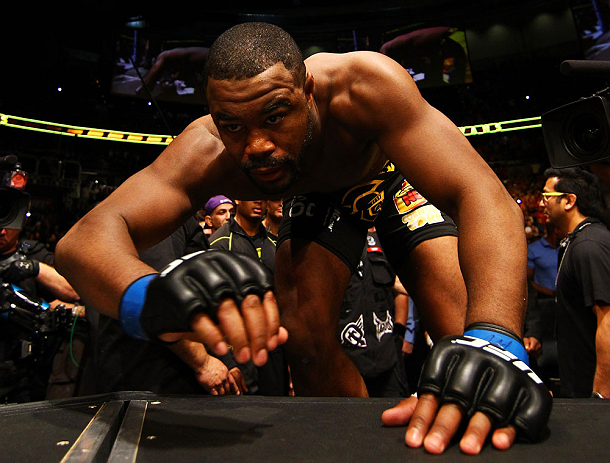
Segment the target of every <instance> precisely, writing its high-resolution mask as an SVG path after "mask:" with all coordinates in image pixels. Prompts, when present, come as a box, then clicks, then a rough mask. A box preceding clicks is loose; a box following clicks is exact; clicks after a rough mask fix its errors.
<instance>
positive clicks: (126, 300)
mask: <svg viewBox="0 0 610 463" xmlns="http://www.w3.org/2000/svg"><path fill="white" fill-rule="evenodd" d="M156 276H157V274H156V273H153V274H151V275H145V276H143V277H141V278H138V279H137V280H135V281H134V282H133V283H131V284H130V285H129V287H128V288H127V289H126V290H125V293H124V294H123V297H122V298H121V306H120V309H119V317H120V320H121V326H122V327H123V331H125V333H127V334H128V335H129V336H131V337H133V338H136V339H143V340H146V341H150V337H149V336H148V335H147V334H146V333H145V332H144V328H142V324H141V323H140V314H141V313H142V307H143V306H144V301H145V299H146V290H147V289H148V285H149V284H150V282H151V280H152V279H153V278H155V277H156Z"/></svg>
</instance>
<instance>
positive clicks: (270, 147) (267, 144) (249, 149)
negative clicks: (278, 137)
mask: <svg viewBox="0 0 610 463" xmlns="http://www.w3.org/2000/svg"><path fill="white" fill-rule="evenodd" d="M273 151H275V144H274V143H273V142H272V141H271V140H270V139H269V137H268V136H267V135H266V134H265V132H264V131H261V130H257V131H252V132H251V133H250V135H249V136H248V146H246V150H245V154H246V155H247V156H248V157H260V156H266V155H269V154H271V153H273Z"/></svg>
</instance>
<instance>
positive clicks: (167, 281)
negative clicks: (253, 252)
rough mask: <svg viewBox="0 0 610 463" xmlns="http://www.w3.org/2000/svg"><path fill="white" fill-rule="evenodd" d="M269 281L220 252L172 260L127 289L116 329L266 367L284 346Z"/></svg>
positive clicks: (252, 264) (250, 264) (242, 258)
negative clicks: (204, 347)
mask: <svg viewBox="0 0 610 463" xmlns="http://www.w3.org/2000/svg"><path fill="white" fill-rule="evenodd" d="M272 289H273V280H272V277H271V274H270V273H269V272H268V271H267V269H266V268H265V267H264V266H263V265H262V264H261V263H260V262H259V261H258V260H256V259H254V258H251V257H249V256H247V255H244V254H239V253H236V252H230V251H225V250H210V251H201V252H198V253H194V254H190V255H188V256H184V257H183V258H180V259H177V260H175V261H174V262H172V263H170V264H169V265H168V266H167V267H165V268H164V269H163V270H162V271H161V272H160V273H159V274H153V275H147V276H145V277H142V278H140V279H138V280H136V281H135V282H133V283H132V284H131V286H130V287H129V288H128V289H127V291H126V292H125V294H124V295H123V298H122V302H121V314H120V315H121V323H122V325H123V329H124V330H125V331H126V332H127V333H128V334H130V335H131V336H134V337H137V338H141V339H155V338H156V337H159V338H160V339H161V340H163V341H166V342H171V341H176V340H178V339H181V338H187V339H190V340H192V341H198V342H202V343H204V344H206V345H207V346H208V347H211V348H212V350H214V352H216V353H217V354H219V355H224V354H226V353H227V351H228V345H227V342H228V343H229V344H231V345H232V347H233V351H234V355H235V360H236V361H237V362H239V363H243V362H246V361H248V360H249V359H252V361H253V362H254V364H255V365H262V364H264V363H265V362H266V361H267V352H268V350H272V349H275V348H276V347H277V346H278V345H279V344H282V343H283V342H285V341H286V339H287V337H288V333H287V332H286V330H285V329H284V328H282V327H280V323H279V311H278V308H277V304H276V302H275V297H274V295H273V292H272Z"/></svg>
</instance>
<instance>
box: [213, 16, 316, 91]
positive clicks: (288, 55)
mask: <svg viewBox="0 0 610 463" xmlns="http://www.w3.org/2000/svg"><path fill="white" fill-rule="evenodd" d="M279 62H282V63H284V66H285V67H286V69H288V71H290V73H291V74H292V76H293V78H294V81H295V84H296V85H297V86H301V85H304V83H305V63H304V62H303V55H302V54H301V50H300V48H299V47H298V45H297V44H296V42H295V41H294V39H293V38H292V37H291V36H290V34H288V33H287V32H286V31H285V30H283V29H282V28H280V27H278V26H275V25H273V24H268V23H260V22H249V23H243V24H238V25H236V26H233V27H232V28H230V29H228V30H227V31H225V32H223V33H222V34H221V35H220V36H219V37H218V38H217V39H216V40H215V41H214V43H213V44H212V46H211V48H210V53H209V55H208V57H207V60H206V63H205V68H204V82H203V84H204V86H205V89H207V83H208V79H209V78H212V79H217V80H229V79H237V80H241V79H248V78H251V77H254V76H257V75H259V74H260V73H262V72H264V71H266V70H267V69H269V68H270V67H272V66H273V65H275V64H276V63H279Z"/></svg>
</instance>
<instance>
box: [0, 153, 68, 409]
mask: <svg viewBox="0 0 610 463" xmlns="http://www.w3.org/2000/svg"><path fill="white" fill-rule="evenodd" d="M0 171H1V177H0V178H1V184H0V204H1V210H0V283H3V284H4V285H3V287H2V291H3V294H2V296H1V301H2V303H3V307H2V309H3V310H2V317H1V318H0V400H1V401H3V402H28V401H32V400H43V399H45V396H46V391H47V387H48V381H49V376H50V373H51V358H52V354H53V353H54V351H55V349H53V348H48V346H52V345H55V348H57V346H58V344H59V343H60V342H61V341H62V339H61V338H57V339H54V338H52V337H51V335H47V333H46V332H45V333H43V334H41V333H39V332H38V331H41V332H42V331H44V330H43V329H41V328H39V327H38V325H39V324H41V323H42V324H43V325H44V323H45V321H44V320H46V319H40V320H39V319H38V318H36V314H31V320H33V323H32V324H31V325H30V324H29V323H27V322H21V323H20V322H19V320H23V319H21V318H19V317H13V316H12V315H13V314H11V310H13V311H14V310H16V309H12V308H11V304H5V299H6V298H7V293H16V292H17V291H19V292H21V293H22V294H24V295H26V296H28V297H30V298H36V299H41V300H44V301H45V302H47V303H49V306H50V309H55V308H56V307H57V306H59V305H60V304H64V303H65V305H66V306H73V305H74V303H75V302H76V301H78V300H79V296H78V294H77V293H76V291H74V289H73V288H72V286H71V285H70V284H69V283H68V282H67V281H66V279H65V278H64V277H62V276H61V275H60V274H59V273H57V271H56V270H55V269H54V268H53V263H54V255H53V253H52V252H50V251H48V250H47V249H46V247H45V246H44V244H43V243H40V242H38V241H32V240H20V239H19V238H20V233H21V230H22V228H23V224H24V221H25V218H26V215H27V212H28V208H29V195H28V194H27V193H25V192H24V191H22V190H23V188H24V187H25V184H26V182H27V174H26V173H25V172H23V171H21V170H20V165H19V164H18V163H17V159H16V157H15V156H9V157H4V158H0ZM13 285H14V286H13ZM15 286H16V287H17V289H16V288H15ZM64 310H65V309H64ZM51 319H52V317H51ZM26 320H27V318H26ZM49 323H52V324H53V326H52V327H45V329H46V328H49V329H54V328H55V324H54V323H53V322H49ZM36 342H38V343H40V344H41V345H35V343H36Z"/></svg>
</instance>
